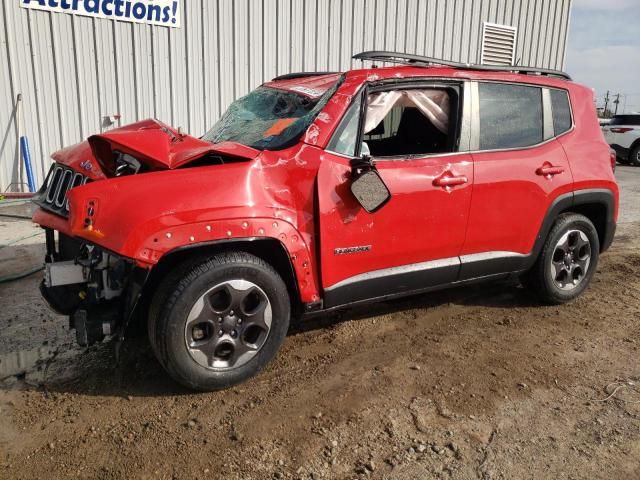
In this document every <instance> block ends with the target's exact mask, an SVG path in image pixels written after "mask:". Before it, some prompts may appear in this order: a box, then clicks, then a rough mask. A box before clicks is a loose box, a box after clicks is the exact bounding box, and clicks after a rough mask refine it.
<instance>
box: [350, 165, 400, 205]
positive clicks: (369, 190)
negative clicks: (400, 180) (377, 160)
mask: <svg viewBox="0 0 640 480" xmlns="http://www.w3.org/2000/svg"><path fill="white" fill-rule="evenodd" d="M351 193H353V196H354V197H355V198H356V200H357V201H358V203H359V204H360V205H361V206H362V208H364V209H365V210H366V211H367V212H369V213H374V212H376V211H377V210H379V209H380V208H382V207H383V206H384V205H385V204H386V203H387V202H388V201H389V199H390V198H391V193H390V192H389V189H388V188H387V186H386V185H385V183H384V181H383V180H382V177H380V174H379V173H378V171H377V170H376V169H375V167H374V166H373V163H372V162H371V159H370V158H369V157H368V156H363V157H362V158H361V159H357V160H356V162H354V165H353V181H352V182H351Z"/></svg>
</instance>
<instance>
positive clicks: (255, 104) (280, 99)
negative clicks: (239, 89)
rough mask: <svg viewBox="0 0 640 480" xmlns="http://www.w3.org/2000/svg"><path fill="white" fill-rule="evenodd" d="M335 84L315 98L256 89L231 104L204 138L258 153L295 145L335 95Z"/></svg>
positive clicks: (260, 88)
mask: <svg viewBox="0 0 640 480" xmlns="http://www.w3.org/2000/svg"><path fill="white" fill-rule="evenodd" d="M336 88H337V84H336V85H335V86H334V87H333V88H330V89H329V90H327V91H326V92H325V93H324V94H322V95H321V96H318V97H312V96H308V95H305V94H304V92H300V93H297V92H294V91H291V90H281V89H277V88H271V87H264V86H263V87H259V88H257V89H256V90H254V91H253V92H251V93H249V94H248V95H246V96H244V97H242V98H240V99H238V100H236V101H235V102H233V103H232V104H231V106H230V107H229V109H228V110H227V111H226V112H225V114H224V115H223V116H222V118H221V119H220V120H219V121H218V123H216V124H215V125H214V126H213V128H212V129H211V130H209V131H208V132H207V133H206V134H205V135H204V137H202V138H203V140H206V141H208V142H211V143H221V142H229V141H231V142H237V143H241V144H243V145H247V146H249V147H253V148H257V149H259V150H279V149H282V148H286V147H289V146H291V145H293V144H295V143H296V142H297V141H298V139H299V138H300V136H301V135H302V134H303V133H304V131H305V130H306V129H307V128H308V127H309V125H311V122H313V120H314V119H315V117H316V116H317V115H318V113H319V112H320V110H322V108H323V107H324V106H325V105H326V103H327V101H328V100H329V98H331V96H332V95H333V94H334V92H335V90H336Z"/></svg>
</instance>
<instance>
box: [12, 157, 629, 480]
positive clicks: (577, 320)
mask: <svg viewBox="0 0 640 480" xmlns="http://www.w3.org/2000/svg"><path fill="white" fill-rule="evenodd" d="M620 171H621V172H622V174H625V173H624V172H625V171H627V170H626V169H619V172H620ZM628 171H629V172H631V173H629V174H628V175H631V176H630V177H627V176H625V178H624V182H623V181H621V185H624V184H625V182H626V183H627V184H628V185H629V186H630V187H633V188H629V189H626V187H624V188H625V189H626V190H624V191H623V200H624V202H626V203H624V204H623V205H627V204H628V205H629V206H630V207H624V208H623V216H622V217H621V221H622V220H624V221H625V222H626V223H621V224H620V225H619V228H618V233H617V236H616V240H615V242H614V245H613V247H612V248H611V250H610V251H609V252H607V253H606V254H605V255H604V256H603V257H602V258H601V263H600V266H599V268H598V272H597V275H596V277H595V279H594V282H593V284H592V286H591V287H590V288H589V290H588V291H587V292H586V293H585V295H584V296H582V297H581V298H580V299H578V300H577V301H575V302H573V303H571V304H569V305H566V306H562V307H548V306H540V305H538V304H536V303H535V302H534V301H533V299H532V298H531V297H530V296H529V295H527V293H526V292H525V291H523V289H522V288H520V287H518V286H517V285H504V284H492V285H484V286H476V287H473V288H464V289H456V290H449V291H445V292H439V293H433V294H429V295H423V296H420V297H417V298H415V297H414V298H410V299H405V300H401V301H394V302H387V303H382V304H379V305H375V306H373V307H371V306H370V307H367V308H366V309H359V310H349V311H346V312H343V313H341V314H336V315H332V316H329V317H325V318H321V319H319V320H317V321H313V322H311V323H309V324H306V325H304V326H302V327H300V328H299V329H298V330H297V331H295V332H292V334H291V335H290V336H289V337H288V338H287V340H286V342H285V345H284V348H283V349H282V351H281V352H280V354H279V355H278V357H277V359H276V361H275V362H274V363H273V364H272V365H271V366H270V367H269V368H268V369H267V370H266V371H265V372H264V373H262V374H261V375H260V376H258V377H257V378H255V379H253V380H251V381H249V382H248V383H246V384H244V385H241V386H239V387H236V388H232V389H230V390H227V391H223V392H217V393H210V394H194V393H191V392H188V391H185V390H183V389H181V388H180V387H178V386H176V384H174V383H173V382H172V381H171V380H170V379H169V378H168V377H167V376H166V375H165V373H164V372H163V371H162V369H161V367H160V365H159V364H158V363H157V362H156V361H155V359H154V357H153V355H152V353H151V351H150V348H149V347H148V345H147V344H146V342H145V340H144V339H129V340H127V341H125V343H124V346H123V351H122V359H121V361H120V363H119V364H116V362H115V357H114V347H113V344H111V343H104V344H100V345H97V346H94V347H92V348H89V349H88V350H83V349H80V348H78V347H76V346H75V345H74V343H75V342H74V334H73V332H70V331H69V330H68V328H67V321H66V319H65V318H63V317H60V316H57V315H55V314H53V313H51V312H50V311H49V310H48V308H47V307H45V305H44V303H43V301H42V300H41V299H40V296H39V293H38V290H37V285H38V282H39V280H40V276H39V275H38V274H35V275H32V276H30V277H28V278H26V279H23V280H20V281H17V282H12V283H9V284H4V285H0V377H4V378H3V379H2V380H1V381H0V478H1V479H17V478H28V479H31V478H48V479H49V478H51V479H58V478H91V479H129V478H143V479H146V478H161V479H165V478H167V479H174V478H175V479H182V478H203V479H204V478H225V479H270V478H292V479H293V478H300V479H308V478H313V479H317V478H336V479H343V478H345V479H351V478H379V479H383V478H388V479H431V478H445V479H448V478H455V479H476V478H481V479H501V478H504V479H526V478H535V479H540V478H545V479H546V478H553V479H578V478H581V479H582V478H584V479H596V478H607V479H618V478H620V479H622V478H625V479H626V478H640V403H639V402H640V362H639V352H638V347H639V345H640V222H638V218H637V214H635V213H634V212H632V211H629V208H634V209H638V207H637V205H638V202H637V201H630V195H632V193H633V194H634V195H635V194H636V190H638V188H637V185H638V184H639V182H637V180H640V175H638V173H640V169H636V170H635V171H633V172H632V171H631V170H628ZM619 174H620V173H619ZM625 175H627V174H625ZM630 179H631V180H630ZM634 180H635V181H634ZM625 192H632V193H625ZM636 200H637V199H636ZM18 222H19V220H13V219H7V218H0V244H4V243H6V241H7V240H8V239H9V236H8V235H7V232H10V231H11V232H14V237H15V236H25V235H29V234H31V233H37V230H34V229H33V228H32V227H31V226H29V225H28V223H26V222H23V223H22V225H20V226H19V225H18ZM15 232H19V233H15ZM30 242H31V243H30ZM40 242H41V237H33V238H31V239H27V240H26V241H23V242H21V243H19V244H18V245H17V246H16V245H11V246H7V247H4V248H2V249H0V277H3V276H5V275H6V274H8V273H11V272H12V271H19V270H26V269H28V268H30V267H32V266H34V265H37V264H38V262H39V261H41V260H40V255H41V252H42V245H41V243H40ZM637 382H638V383H637ZM634 402H635V403H634Z"/></svg>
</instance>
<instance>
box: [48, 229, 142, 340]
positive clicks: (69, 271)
mask: <svg viewBox="0 0 640 480" xmlns="http://www.w3.org/2000/svg"><path fill="white" fill-rule="evenodd" d="M46 248H47V254H46V263H45V275H44V279H43V280H42V283H41V284H40V291H41V292H42V296H43V297H44V298H45V300H46V301H47V302H48V303H49V305H50V307H51V308H52V309H53V310H55V311H56V312H58V313H60V314H62V315H68V316H69V326H70V328H72V329H75V330H76V339H77V341H78V344H80V345H82V346H88V345H92V344H94V343H96V342H100V341H102V340H103V339H104V338H105V337H108V336H110V335H114V334H116V333H118V329H124V328H125V327H126V325H127V323H128V320H129V319H130V318H131V316H132V314H133V312H134V310H135V304H136V300H137V298H138V296H139V295H138V294H139V292H140V291H141V289H142V286H143V284H144V281H145V277H146V274H147V273H146V271H145V270H143V269H140V268H137V267H136V266H135V264H134V262H133V261H131V260H129V259H126V258H123V257H120V256H118V255H115V254H113V253H110V252H107V251H106V250H104V249H102V248H100V247H98V246H95V245H91V244H89V243H85V242H82V241H79V240H77V239H74V238H71V237H69V236H67V235H65V234H63V233H58V238H57V241H56V235H55V232H54V230H52V229H49V228H47V229H46Z"/></svg>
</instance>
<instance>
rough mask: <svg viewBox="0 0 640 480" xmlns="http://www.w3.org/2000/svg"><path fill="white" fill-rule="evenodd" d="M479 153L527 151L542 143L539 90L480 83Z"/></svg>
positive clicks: (528, 87) (536, 88) (523, 86)
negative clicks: (503, 150)
mask: <svg viewBox="0 0 640 480" xmlns="http://www.w3.org/2000/svg"><path fill="white" fill-rule="evenodd" d="M478 90H479V94H480V149H481V150H495V149H503V148H518V147H528V146H531V145H535V144H537V143H540V142H542V134H543V124H542V90H541V89H540V88H539V87H530V86H525V85H510V84H503V83H480V84H479V85H478Z"/></svg>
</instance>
